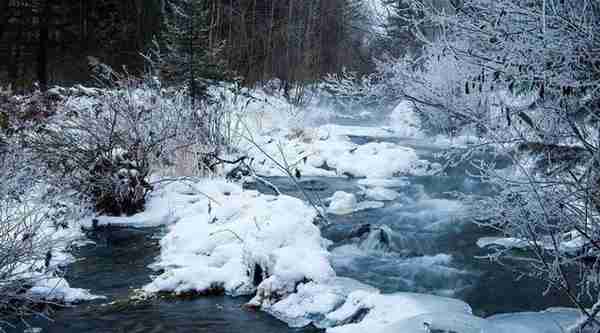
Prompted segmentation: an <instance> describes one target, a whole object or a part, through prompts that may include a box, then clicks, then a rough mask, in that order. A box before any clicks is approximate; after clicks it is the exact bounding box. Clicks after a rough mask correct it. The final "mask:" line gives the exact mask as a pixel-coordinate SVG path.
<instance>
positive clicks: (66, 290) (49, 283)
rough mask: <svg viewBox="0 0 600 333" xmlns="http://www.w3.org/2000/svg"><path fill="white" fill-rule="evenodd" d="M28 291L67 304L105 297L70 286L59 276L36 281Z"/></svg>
mask: <svg viewBox="0 0 600 333" xmlns="http://www.w3.org/2000/svg"><path fill="white" fill-rule="evenodd" d="M28 293H29V294H30V295H33V296H37V297H41V298H42V299H46V300H49V301H58V302H64V303H67V304H71V303H77V302H81V301H89V300H94V299H104V298H105V297H104V296H96V295H93V294H91V293H90V292H89V291H88V290H87V289H81V288H72V287H71V286H69V283H68V282H67V280H65V279H63V278H59V277H48V278H43V279H41V280H38V281H36V283H35V285H34V286H33V288H31V289H30V290H28Z"/></svg>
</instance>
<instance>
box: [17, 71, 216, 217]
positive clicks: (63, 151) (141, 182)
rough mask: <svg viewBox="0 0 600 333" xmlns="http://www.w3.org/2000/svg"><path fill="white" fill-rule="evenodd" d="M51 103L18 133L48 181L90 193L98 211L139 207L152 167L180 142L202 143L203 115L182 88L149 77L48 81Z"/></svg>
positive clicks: (116, 212)
mask: <svg viewBox="0 0 600 333" xmlns="http://www.w3.org/2000/svg"><path fill="white" fill-rule="evenodd" d="M50 92H51V94H52V95H53V96H54V98H55V99H57V100H59V101H60V102H59V103H58V105H57V107H56V111H55V112H54V113H53V114H51V115H49V116H48V117H47V118H46V119H45V120H44V121H43V122H42V123H41V124H40V125H39V126H38V127H37V128H36V130H34V131H26V132H24V133H23V134H22V139H23V141H24V142H25V145H26V147H28V148H29V149H31V151H32V153H33V154H34V156H35V157H36V158H37V159H38V160H40V161H43V162H44V164H45V165H46V166H47V167H48V169H49V170H50V177H49V182H50V183H51V184H53V185H55V186H57V187H58V188H61V189H63V190H66V191H72V193H73V194H76V195H78V196H80V197H82V198H84V199H87V200H89V201H90V202H91V203H92V204H93V205H94V206H95V209H96V211H97V212H99V213H104V214H109V215H120V214H134V213H136V212H139V211H140V210H142V209H143V207H144V202H145V195H146V192H148V191H149V190H150V189H151V187H150V185H149V183H148V177H149V175H150V173H151V172H152V170H153V168H155V167H157V166H160V165H165V164H167V165H168V164H172V163H173V156H174V152H175V151H176V150H177V149H180V148H182V147H184V146H189V145H193V144H205V143H207V140H204V142H202V141H201V139H205V138H203V137H202V135H203V134H204V132H203V129H204V128H203V127H202V126H200V124H202V121H203V120H204V119H202V118H201V116H200V115H199V114H198V113H197V112H196V111H197V110H191V108H190V107H189V103H187V101H186V96H185V91H182V90H177V89H173V90H167V89H162V88H161V86H160V83H159V82H157V81H156V80H153V79H145V80H142V79H137V78H134V77H131V76H124V77H120V78H119V80H117V81H115V82H114V86H113V87H111V88H110V89H92V88H84V87H81V86H79V87H75V88H71V89H63V88H58V87H57V88H54V89H52V90H51V91H50Z"/></svg>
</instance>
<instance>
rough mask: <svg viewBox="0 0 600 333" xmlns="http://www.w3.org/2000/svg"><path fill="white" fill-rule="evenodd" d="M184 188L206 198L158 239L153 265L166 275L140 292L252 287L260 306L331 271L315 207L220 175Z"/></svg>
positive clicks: (235, 291)
mask: <svg viewBox="0 0 600 333" xmlns="http://www.w3.org/2000/svg"><path fill="white" fill-rule="evenodd" d="M190 186H192V187H193V188H194V189H195V191H197V193H203V194H204V196H203V197H197V198H196V199H197V201H195V202H194V203H193V204H190V205H189V207H187V209H185V211H184V212H179V213H177V214H176V215H178V217H179V219H178V221H177V222H176V223H175V224H174V225H172V226H171V227H170V230H169V232H168V233H167V235H166V236H165V237H164V238H163V239H162V240H161V255H160V257H159V259H158V261H157V262H156V263H155V264H154V265H153V267H154V268H157V269H163V270H164V273H163V274H161V275H159V276H158V277H156V278H155V279H154V280H153V281H152V282H151V283H150V284H148V285H146V286H145V287H144V288H143V290H144V291H145V292H147V293H156V292H172V293H175V294H178V293H186V292H198V293H205V292H211V291H216V290H220V291H224V292H225V293H227V294H230V295H242V294H244V295H245V294H253V293H254V292H255V291H257V290H258V294H260V295H261V296H262V297H263V299H261V300H259V301H257V303H260V304H262V302H271V301H273V298H279V297H281V296H283V295H285V294H287V293H290V292H293V291H294V287H295V285H296V284H297V283H298V282H300V281H304V280H309V281H323V280H326V279H328V278H331V277H332V276H334V275H335V273H334V272H333V269H332V268H331V266H330V265H329V261H328V259H327V251H326V246H327V244H328V241H326V240H325V239H323V238H321V235H320V232H319V229H318V228H317V227H316V226H315V225H314V224H313V220H314V218H315V217H316V212H315V211H314V210H313V209H312V208H311V207H309V206H308V205H306V204H305V203H304V202H302V201H301V200H299V199H296V198H292V197H289V196H285V195H282V196H278V197H275V196H269V195H262V194H259V193H258V192H255V191H242V189H241V186H239V185H234V184H231V183H227V182H225V181H223V180H211V181H203V182H200V183H197V184H191V185H190ZM167 197H168V196H167ZM209 198H210V199H209ZM155 200H160V199H159V198H157V199H155Z"/></svg>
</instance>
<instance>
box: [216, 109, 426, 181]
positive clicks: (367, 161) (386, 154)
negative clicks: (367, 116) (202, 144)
mask: <svg viewBox="0 0 600 333" xmlns="http://www.w3.org/2000/svg"><path fill="white" fill-rule="evenodd" d="M288 108H291V106H288ZM311 112H314V113H317V114H318V113H319V110H314V109H311V110H308V111H304V112H298V113H296V114H293V113H291V112H290V113H286V112H281V109H277V108H275V107H273V106H268V107H265V108H264V109H260V110H254V109H251V111H249V112H246V113H244V114H243V115H241V116H240V119H241V122H243V123H244V124H245V127H246V132H248V133H246V134H243V135H240V136H241V139H240V140H239V142H238V144H237V146H236V148H237V150H238V151H239V155H245V156H248V157H250V158H251V159H253V161H254V162H253V164H252V167H253V168H254V169H255V170H256V172H257V173H258V174H259V175H263V176H281V175H285V172H284V171H283V170H281V167H280V166H284V167H287V168H289V169H290V170H293V169H296V170H298V171H299V172H300V173H301V175H303V176H324V177H333V176H344V175H345V176H350V177H357V178H364V177H367V178H389V177H391V176H394V175H423V174H427V173H429V172H431V169H432V168H431V164H430V163H429V162H427V161H425V160H422V159H420V158H419V157H418V156H417V154H416V151H415V150H414V149H413V148H409V147H405V146H402V145H399V144H396V143H391V142H368V143H366V144H363V145H358V144H356V143H354V142H352V140H351V137H361V138H367V139H369V138H371V139H377V140H380V139H382V138H383V139H384V138H390V137H394V136H397V133H395V132H394V130H393V129H390V128H384V127H375V126H372V127H365V126H342V125H335V124H328V123H326V120H321V121H315V120H314V119H312V117H310V116H309V114H310V113H311ZM324 123H325V124H324ZM367 141H369V140H367ZM375 141H376V140H375ZM269 157H270V158H269ZM273 159H274V160H275V161H276V162H277V163H275V161H273ZM374 160H377V161H378V163H372V161H374ZM277 164H279V165H277ZM230 167H233V166H230ZM226 171H228V170H226Z"/></svg>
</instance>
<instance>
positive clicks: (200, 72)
mask: <svg viewBox="0 0 600 333" xmlns="http://www.w3.org/2000/svg"><path fill="white" fill-rule="evenodd" d="M208 15H209V11H208V8H207V5H206V1H202V0H178V1H175V2H172V3H170V4H169V7H168V12H167V13H166V15H165V22H164V27H163V29H162V34H161V38H160V42H161V43H160V44H161V49H162V50H161V53H163V57H162V64H161V65H162V66H161V72H162V75H163V79H165V80H166V81H167V82H168V83H174V84H182V83H185V84H187V85H188V87H189V91H190V97H191V99H192V101H195V100H197V99H203V98H205V97H206V89H207V87H208V85H209V84H210V83H212V82H215V81H224V80H228V79H231V78H232V76H233V75H232V73H231V72H230V71H229V70H227V68H226V64H225V62H224V61H223V60H222V57H219V54H220V52H221V51H222V47H221V45H220V44H217V46H216V47H215V46H213V45H210V43H209V28H208V26H209V16H208Z"/></svg>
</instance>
